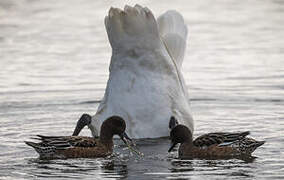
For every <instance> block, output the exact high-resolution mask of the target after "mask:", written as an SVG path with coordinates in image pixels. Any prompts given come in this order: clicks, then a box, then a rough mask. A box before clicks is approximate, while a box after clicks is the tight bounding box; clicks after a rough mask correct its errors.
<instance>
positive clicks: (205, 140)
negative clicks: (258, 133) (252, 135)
mask: <svg viewBox="0 0 284 180" xmlns="http://www.w3.org/2000/svg"><path fill="white" fill-rule="evenodd" d="M248 134H249V131H245V132H240V133H226V132H215V133H208V134H204V135H202V136H199V137H198V138H196V139H195V140H194V141H193V144H194V145H195V146H197V147H204V146H211V145H214V144H221V143H226V142H234V141H238V140H241V139H244V138H245V137H246V136H247V135H248Z"/></svg>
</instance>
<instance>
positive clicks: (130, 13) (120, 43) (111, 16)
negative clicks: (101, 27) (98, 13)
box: [105, 5, 160, 53]
mask: <svg viewBox="0 0 284 180" xmlns="http://www.w3.org/2000/svg"><path fill="white" fill-rule="evenodd" d="M105 27H106V30H107V34H108V38H109V42H110V44H111V46H112V49H113V51H117V52H120V53H121V52H127V51H129V50H133V49H147V50H149V49H153V48H154V49H155V48H157V47H158V46H159V45H160V39H159V33H158V26H157V22H156V20H155V17H154V15H153V14H152V12H151V11H150V10H149V9H148V8H146V7H145V8H143V7H142V6H140V5H135V6H134V7H130V6H128V5H126V6H125V7H124V10H121V9H119V8H110V10H109V13H108V16H106V17H105Z"/></svg>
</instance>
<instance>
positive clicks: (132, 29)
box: [90, 5, 193, 138]
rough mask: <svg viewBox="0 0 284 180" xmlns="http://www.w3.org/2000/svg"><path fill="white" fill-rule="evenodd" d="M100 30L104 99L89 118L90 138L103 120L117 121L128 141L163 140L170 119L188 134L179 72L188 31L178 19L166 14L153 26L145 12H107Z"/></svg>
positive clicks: (132, 9) (184, 93)
mask: <svg viewBox="0 0 284 180" xmlns="http://www.w3.org/2000/svg"><path fill="white" fill-rule="evenodd" d="M105 26H106V30H107V33H108V38H109V42H110V44H111V47H112V57H111V63H110V67H109V70H110V74H109V80H108V83H107V87H106V91H105V94H104V98H103V100H102V102H101V104H100V105H99V107H98V110H97V112H96V114H95V115H94V116H93V117H92V123H91V125H90V128H91V130H92V133H93V135H94V136H96V135H98V133H99V132H98V129H100V128H99V127H100V125H101V123H102V121H103V120H104V119H107V118H108V117H110V116H113V115H118V116H121V117H123V119H125V121H126V123H127V131H128V133H129V134H130V136H131V137H135V138H146V137H148V138H149V137H150V138H153V137H162V136H168V135H169V130H168V123H169V120H170V117H171V116H175V117H176V119H177V120H178V121H179V123H180V124H184V125H186V126H187V127H189V129H190V130H191V131H193V119H192V117H191V115H190V108H189V101H188V93H187V90H186V86H185V83H184V79H183V76H182V74H181V72H180V69H181V66H182V61H183V57H184V52H185V46H186V37H187V28H186V26H185V24H184V20H183V18H182V16H181V15H180V14H179V13H178V12H176V11H168V12H166V13H165V14H163V15H162V16H160V17H159V18H158V20H157V21H156V19H155V17H154V16H153V14H152V12H151V11H150V10H149V9H148V8H142V7H141V6H139V5H136V6H135V7H130V6H125V8H124V10H120V9H118V8H111V9H110V10H109V14H108V16H106V17H105Z"/></svg>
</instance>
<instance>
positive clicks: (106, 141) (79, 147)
mask: <svg viewBox="0 0 284 180" xmlns="http://www.w3.org/2000/svg"><path fill="white" fill-rule="evenodd" d="M90 122H91V116H89V115H87V114H84V115H83V116H82V117H81V118H80V119H79V121H78V123H77V126H76V128H75V130H74V133H73V136H42V135H37V137H36V138H35V139H37V140H40V141H41V142H39V143H34V142H28V141H25V143H26V144H27V145H29V146H31V147H33V148H34V149H35V150H36V151H37V152H38V153H39V155H40V158H43V159H58V158H60V159H62V158H64V159H65V158H97V157H106V156H108V155H110V154H112V151H113V136H114V135H118V136H119V137H120V138H121V139H122V140H123V142H124V143H125V144H127V143H128V142H127V140H130V141H131V139H130V138H129V137H128V135H127V134H126V133H125V128H126V124H125V121H124V120H123V119H122V118H121V117H119V116H112V117H110V118H108V119H106V120H105V121H104V122H103V124H102V126H101V131H100V137H99V138H93V137H84V136H77V135H78V134H79V133H80V131H81V129H82V128H84V126H85V125H88V124H90Z"/></svg>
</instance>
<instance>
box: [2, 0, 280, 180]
mask: <svg viewBox="0 0 284 180" xmlns="http://www.w3.org/2000/svg"><path fill="white" fill-rule="evenodd" d="M139 3H140V4H142V5H145V6H148V7H150V8H151V9H152V10H153V11H154V13H155V15H159V14H161V13H162V12H164V11H166V10H168V9H169V8H171V9H176V10H178V11H180V12H181V13H182V14H183V15H184V17H185V21H186V23H187V25H188V28H189V37H188V48H187V52H186V57H185V61H184V63H183V69H182V71H183V74H184V77H185V80H186V82H187V85H188V91H189V94H190V98H191V106H192V113H193V117H194V119H195V132H194V133H195V136H199V135H201V134H203V133H207V132H213V131H240V130H244V131H245V130H250V131H251V132H252V136H253V137H255V138H256V139H259V140H265V141H266V144H265V145H263V146H262V147H260V148H259V149H258V150H256V151H255V153H254V156H256V157H257V158H253V157H251V158H249V159H230V160H179V159H177V153H176V152H174V153H171V154H168V153H167V150H168V148H169V140H168V139H167V138H161V139H141V140H137V145H138V147H139V149H140V151H141V152H143V153H144V154H145V157H143V158H138V157H137V156H135V155H133V154H131V153H129V151H128V150H127V149H126V148H125V147H124V146H123V145H121V146H116V147H115V155H114V156H111V157H109V158H103V159H68V160H52V161H43V160H39V159H37V158H36V157H37V154H36V153H35V152H34V150H33V149H31V148H30V147H27V146H26V145H25V144H24V143H23V141H24V140H27V139H29V138H30V137H31V136H32V135H35V134H45V135H71V133H72V131H73V128H74V126H75V124H76V121H77V119H78V118H79V117H80V116H81V114H83V113H90V114H94V113H95V111H96V108H97V106H98V104H99V102H100V100H101V98H102V96H103V94H104V89H105V87H106V81H107V78H108V65H109V61H110V56H111V50H110V46H109V44H108V40H107V36H106V32H105V29H104V24H103V19H104V16H105V15H106V13H107V10H108V9H109V7H110V6H118V7H122V6H123V4H124V2H122V1H92V0H68V1H67V0H65V1H64V0H61V1H57V0H48V1H33V0H1V1H0V67H2V68H1V71H0V149H1V151H0V179H35V178H40V179H44V178H53V179H78V178H82V179H96V178H97V179H120V178H121V179H137V180H138V179H165V178H168V179H191V178H192V179H228V178H230V179H231V178H234V179H244V178H249V179H261V178H264V179H283V178H284V154H283V152H284V144H283V142H284V139H283V132H284V113H283V105H284V98H283V97H284V91H283V89H284V78H283V77H284V62H283V59H284V49H283V47H284V41H283V39H284V24H283V16H284V14H283V13H284V3H283V1H277V0H271V1H268V0H267V1H257V0H251V1H237V0H226V1H225V0H216V1H209V0H204V1H188V0H177V1H168V2H165V3H162V4H161V3H160V2H159V1H155V2H154V1H153V2H152V1H151V2H150V1H144V0H139ZM133 4H134V3H133ZM82 134H83V135H87V136H89V135H90V132H89V130H87V129H86V130H84V131H83V132H82ZM118 143H119V142H117V143H116V144H118Z"/></svg>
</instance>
